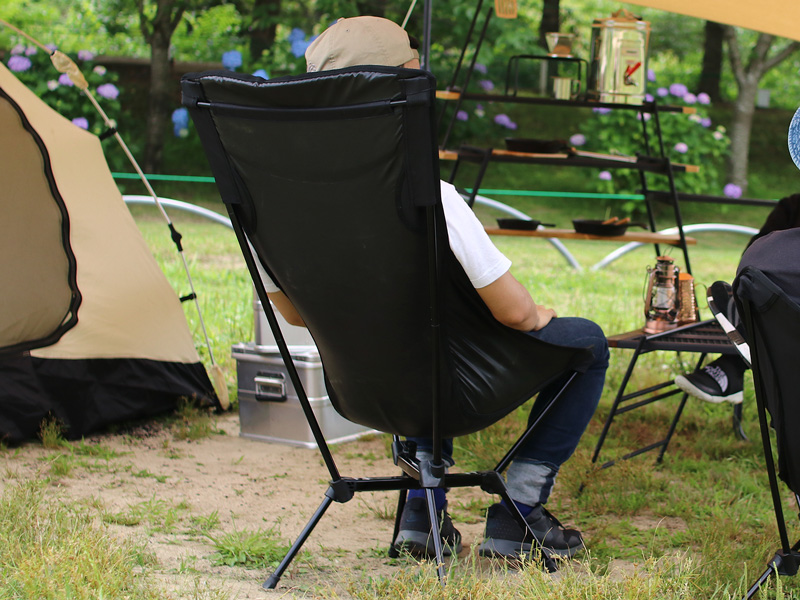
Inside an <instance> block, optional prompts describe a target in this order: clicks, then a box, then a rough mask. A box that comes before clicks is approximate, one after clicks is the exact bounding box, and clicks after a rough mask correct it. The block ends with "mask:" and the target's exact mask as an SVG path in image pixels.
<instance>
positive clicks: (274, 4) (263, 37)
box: [247, 0, 281, 61]
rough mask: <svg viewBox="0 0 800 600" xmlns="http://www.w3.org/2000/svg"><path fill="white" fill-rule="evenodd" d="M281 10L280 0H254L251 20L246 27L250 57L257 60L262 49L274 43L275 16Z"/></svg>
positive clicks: (276, 22) (276, 24)
mask: <svg viewBox="0 0 800 600" xmlns="http://www.w3.org/2000/svg"><path fill="white" fill-rule="evenodd" d="M280 12H281V0H255V2H254V4H253V11H252V13H251V15H252V20H251V24H250V27H249V28H248V29H247V37H248V38H249V39H250V58H251V59H252V60H253V61H257V60H258V59H260V58H261V55H262V54H263V53H264V50H268V49H269V48H271V47H272V44H274V43H275V32H276V29H277V27H278V20H277V17H278V15H279V14H280Z"/></svg>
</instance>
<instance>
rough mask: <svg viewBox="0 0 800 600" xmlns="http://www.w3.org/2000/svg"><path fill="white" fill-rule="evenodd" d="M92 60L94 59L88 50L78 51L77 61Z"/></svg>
mask: <svg viewBox="0 0 800 600" xmlns="http://www.w3.org/2000/svg"><path fill="white" fill-rule="evenodd" d="M93 58H94V54H92V53H91V52H89V51H88V50H78V59H79V60H92V59H93Z"/></svg>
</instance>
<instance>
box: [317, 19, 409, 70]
mask: <svg viewBox="0 0 800 600" xmlns="http://www.w3.org/2000/svg"><path fill="white" fill-rule="evenodd" d="M415 58H419V53H418V52H417V51H416V50H414V49H413V48H412V47H411V43H410V42H409V39H408V34H407V33H406V32H405V30H404V29H403V28H402V27H400V26H399V25H397V24H396V23H394V22H393V21H390V20H388V19H383V18H381V17H352V18H349V19H339V20H338V21H336V23H334V24H333V25H331V26H330V27H328V28H327V29H326V30H325V31H323V32H322V33H321V34H320V35H319V37H318V38H317V39H315V40H314V41H313V42H312V43H311V45H310V46H309V47H308V49H307V50H306V64H307V67H308V71H309V72H312V71H328V70H330V69H344V68H345V67H355V66H358V65H381V66H385V67H401V66H403V65H404V64H405V63H407V62H408V61H410V60H413V59H415Z"/></svg>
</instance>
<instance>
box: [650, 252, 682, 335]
mask: <svg viewBox="0 0 800 600" xmlns="http://www.w3.org/2000/svg"><path fill="white" fill-rule="evenodd" d="M679 270H680V269H678V267H676V266H675V265H674V264H673V260H672V259H671V258H670V257H669V256H659V257H658V258H656V266H655V267H654V268H651V267H647V292H646V293H645V297H644V315H645V318H646V321H645V326H644V332H645V333H660V332H662V331H667V330H668V329H673V328H675V327H677V326H678V322H679V321H678V315H679V312H680V306H679V305H680V296H679V294H678V272H679Z"/></svg>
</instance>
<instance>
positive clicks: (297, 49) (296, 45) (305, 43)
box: [292, 40, 311, 58]
mask: <svg viewBox="0 0 800 600" xmlns="http://www.w3.org/2000/svg"><path fill="white" fill-rule="evenodd" d="M310 45H311V41H310V40H294V41H293V42H292V54H293V55H294V57H295V58H300V57H301V56H305V53H306V49H307V48H308V47H309V46H310Z"/></svg>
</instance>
